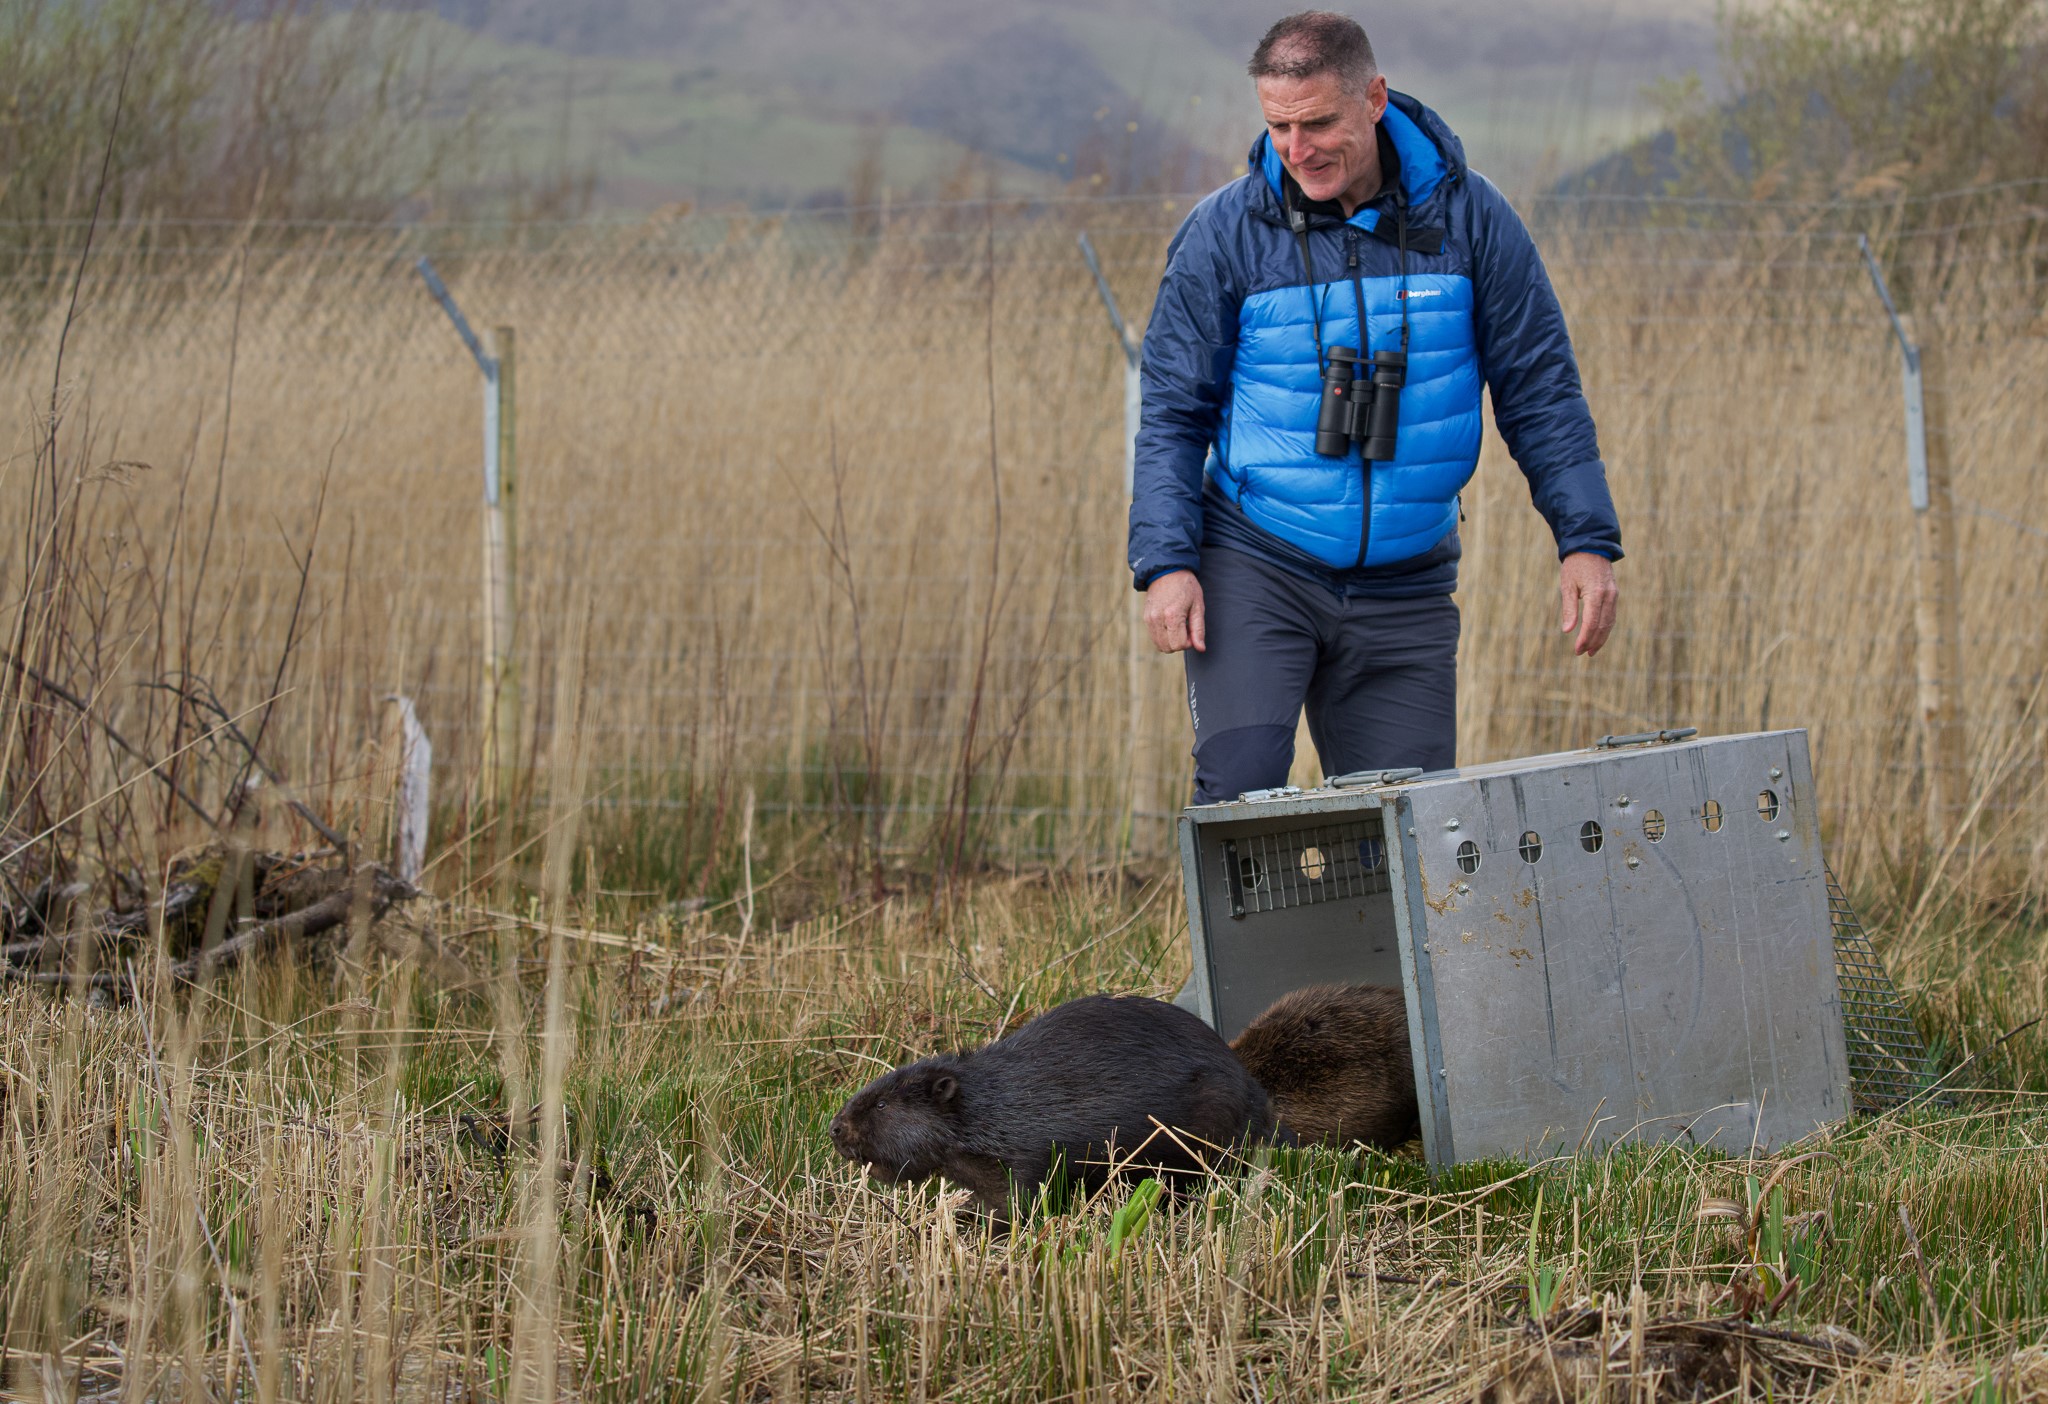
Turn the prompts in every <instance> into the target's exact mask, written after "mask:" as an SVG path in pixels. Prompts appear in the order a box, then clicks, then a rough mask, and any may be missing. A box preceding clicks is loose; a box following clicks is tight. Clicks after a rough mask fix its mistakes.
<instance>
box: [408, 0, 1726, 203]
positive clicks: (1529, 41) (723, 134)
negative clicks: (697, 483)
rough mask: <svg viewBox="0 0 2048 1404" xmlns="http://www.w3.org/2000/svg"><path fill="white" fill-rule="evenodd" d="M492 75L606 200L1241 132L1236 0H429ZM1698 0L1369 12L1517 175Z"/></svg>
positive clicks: (1637, 72)
mask: <svg viewBox="0 0 2048 1404" xmlns="http://www.w3.org/2000/svg"><path fill="white" fill-rule="evenodd" d="M433 4H434V9H435V11H436V13H437V14H438V16H439V19H440V21H441V22H442V23H444V24H446V25H448V26H450V27H451V28H460V29H462V30H465V31H468V35H467V38H466V41H465V42H463V43H462V44H461V45H459V52H460V53H461V55H462V57H461V60H460V62H461V64H462V65H463V67H464V69H465V70H467V72H468V76H478V77H484V78H486V79H488V80H490V83H491V86H492V87H493V88H495V90H496V91H497V92H498V94H499V96H500V101H501V112H502V121H501V129H502V135H503V136H504V137H505V138H506V139H507V140H506V144H505V150H506V153H507V156H506V159H507V160H508V161H511V162H513V163H515V164H516V165H517V166H518V168H519V169H520V170H521V171H522V172H524V173H526V174H528V175H529V176H530V175H533V174H535V173H537V172H544V171H551V170H553V171H559V170H563V169H588V170H590V171H592V172H593V173H594V174H595V176H596V181H597V184H596V201H597V203H598V204H599V205H600V206H601V207H615V208H627V209H641V208H651V207H654V206H658V205H662V204H665V203H669V202H672V201H678V200H693V201H699V202H714V203H723V202H731V201H743V202H746V203H749V204H755V205H785V204H816V203H831V202H836V201H840V200H849V199H850V200H865V199H870V198H877V197H879V196H880V195H881V194H882V192H883V190H884V189H886V190H887V191H888V193H889V196H890V197H891V198H905V197H919V196H930V195H936V194H946V193H960V194H964V193H968V192H970V191H973V192H979V191H980V190H982V189H985V188H987V187H988V186H989V185H990V184H991V183H993V184H994V185H995V187H996V188H998V189H1001V190H1004V191H1009V192H1013V193H1024V192H1035V191H1046V190H1052V189H1057V188H1060V187H1062V186H1066V185H1069V184H1073V183H1079V184H1080V185H1081V186H1082V187H1083V188H1089V189H1109V190H1115V189H1124V190H1129V189H1166V188H1170V189H1179V190H1185V189H1188V188H1190V187H1193V186H1200V185H1206V184H1210V183H1213V182H1215V181H1216V180H1218V179H1221V178H1223V177H1224V176H1226V175H1227V174H1229V173H1231V172H1234V171H1235V170H1236V169H1237V168H1238V166H1239V163H1240V162H1241V160H1242V157H1243V152H1244V148H1245V146H1246V145H1247V144H1248V143H1249V141H1250V140H1251V138H1252V137H1253V136H1254V135H1256V133H1257V131H1258V113H1257V109H1256V107H1255V105H1254V104H1253V102H1252V97H1251V90H1250V85H1249V83H1248V82H1247V80H1246V79H1245V78H1244V76H1243V72H1244V70H1243V63H1244V57H1245V55H1246V54H1248V53H1249V51H1250V49H1251V47H1252V45H1253V44H1254V43H1255V42H1256V41H1257V38H1258V35H1259V34H1260V32H1261V31H1262V30H1263V28H1264V27H1265V25H1266V24H1268V23H1270V22H1271V20H1272V19H1273V18H1275V17H1277V16H1278V15H1279V14H1282V13H1284V12H1285V8H1286V7H1285V6H1280V5H1272V6H1268V5H1252V4H1249V3H1247V2H1246V0H1185V3H1173V2H1172V0H1094V2H1093V3H1079V0H1014V2H1013V3H1005V4H973V3H964V0H863V3H861V4H858V5H850V4H845V3H843V0H745V2H744V3H743V2H742V0H684V3H663V0H501V2H500V3H492V0H433ZM1711 18H1712V12H1711V8H1710V0H1527V3H1523V4H1520V5H1515V4H1511V3H1504V2H1503V0H1439V3H1435V4H1431V5H1410V6H1404V7H1401V8H1399V9H1392V8H1390V9H1388V10H1387V11H1385V12H1384V13H1380V14H1370V13H1368V14H1365V15H1362V16H1361V19H1362V20H1363V21H1364V22H1365V23H1366V25H1367V28H1368V31H1369V32H1370V33H1371V34H1372V37H1373V42H1374V45H1375V47H1376V48H1377V49H1378V51H1379V54H1380V61H1381V67H1382V68H1383V69H1384V70H1385V71H1386V72H1387V74H1388V76H1389V78H1390V80H1391V81H1392V82H1393V83H1394V85H1395V86H1396V87H1399V88H1402V89H1404V90H1406V91H1409V92H1412V93H1414V94H1415V95H1416V96H1418V97H1420V98H1421V99H1422V100H1423V101H1425V102H1428V103H1430V104H1431V105H1432V106H1434V107H1436V108H1438V109H1439V110H1440V111H1441V112H1443V114H1444V115H1445V117H1446V118H1447V119H1448V120H1449V121H1450V122H1451V124H1452V126H1453V127H1455V128H1456V129H1457V130H1458V131H1459V132H1460V134H1461V135H1462V136H1463V137H1464V139H1465V142H1466V146H1467V149H1468V152H1469V153H1470V155H1471V157H1472V159H1473V163H1474V164H1475V165H1477V166H1479V167H1480V168H1481V169H1483V170H1486V171H1488V172H1489V173H1490V174H1493V175H1494V176H1495V177H1496V178H1497V179H1501V180H1503V181H1505V182H1506V183H1508V184H1509V185H1510V186H1521V187H1524V188H1527V187H1530V186H1531V185H1533V184H1534V183H1536V182H1538V181H1543V180H1547V179H1551V178H1554V177H1555V176H1556V175H1558V174H1560V173H1562V172H1563V171H1565V170H1568V169H1573V168H1576V167H1577V166H1579V165H1582V164H1584V163H1586V162H1588V161H1591V160H1594V159H1597V158H1598V157H1600V156H1602V155H1605V154H1607V153H1609V152H1611V151H1614V150H1616V149H1618V148H1620V147H1621V146H1623V145H1625V144H1626V143H1627V142H1629V141H1630V140H1632V139H1634V138H1636V137H1639V136H1641V135H1643V134H1644V132H1645V131H1646V130H1647V128H1648V124H1649V119H1650V114H1649V112H1648V111H1647V109H1646V106H1645V104H1644V103H1643V101H1642V98H1641V91H1642V88H1643V86H1644V85H1645V84H1646V83H1648V82H1650V81H1652V80H1654V79H1657V78H1660V77H1666V76H1672V75H1675V74H1677V73H1679V72H1681V71H1684V70H1686V69H1688V68H1703V67H1706V66H1709V65H1710V64H1711V62H1712V58H1713V47H1712V23H1711Z"/></svg>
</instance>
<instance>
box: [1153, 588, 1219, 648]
mask: <svg viewBox="0 0 2048 1404" xmlns="http://www.w3.org/2000/svg"><path fill="white" fill-rule="evenodd" d="M1145 628H1146V629H1147V630H1149V631H1150V632H1151V634H1152V646H1153V647H1154V648H1156V649H1158V650H1159V651H1160V652H1161V653H1179V652H1180V651H1181V650H1182V649H1184V648H1192V649H1193V650H1194V651H1195V652H1197V653H1207V652H1208V651H1209V635H1208V629H1207V625H1206V621H1205V620H1204V618H1203V614H1202V582H1201V581H1199V580H1197V579H1195V573H1194V572H1193V571H1191V570H1176V571H1173V572H1171V573H1170V574H1167V575H1162V576H1160V577H1159V578H1158V579H1157V580H1155V581H1153V582H1152V583H1151V584H1150V585H1147V586H1146V587H1145Z"/></svg>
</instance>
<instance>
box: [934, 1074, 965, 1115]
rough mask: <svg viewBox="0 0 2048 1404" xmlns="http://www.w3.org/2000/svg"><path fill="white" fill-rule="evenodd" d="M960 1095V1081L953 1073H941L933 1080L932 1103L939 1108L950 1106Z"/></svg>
mask: <svg viewBox="0 0 2048 1404" xmlns="http://www.w3.org/2000/svg"><path fill="white" fill-rule="evenodd" d="M959 1095H960V1079H959V1078H957V1077H955V1076H953V1074H951V1073H944V1072H942V1073H939V1074H937V1075H936V1076H934V1077H933V1078H932V1101H933V1102H934V1103H935V1104H937V1105H938V1106H942V1107H943V1106H947V1105H949V1104H950V1103H951V1102H952V1101H953V1099H954V1098H956V1097H958V1096H959Z"/></svg>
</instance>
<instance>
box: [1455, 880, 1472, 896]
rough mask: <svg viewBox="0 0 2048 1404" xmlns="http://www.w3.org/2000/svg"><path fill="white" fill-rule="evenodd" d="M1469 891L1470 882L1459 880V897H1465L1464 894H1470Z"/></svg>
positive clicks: (1470, 890) (1470, 889) (1470, 888)
mask: <svg viewBox="0 0 2048 1404" xmlns="http://www.w3.org/2000/svg"><path fill="white" fill-rule="evenodd" d="M1471 892H1472V884H1471V883H1469V882H1461V883H1459V884H1458V895H1459V896H1460V897H1465V896H1469V895H1470V894H1471Z"/></svg>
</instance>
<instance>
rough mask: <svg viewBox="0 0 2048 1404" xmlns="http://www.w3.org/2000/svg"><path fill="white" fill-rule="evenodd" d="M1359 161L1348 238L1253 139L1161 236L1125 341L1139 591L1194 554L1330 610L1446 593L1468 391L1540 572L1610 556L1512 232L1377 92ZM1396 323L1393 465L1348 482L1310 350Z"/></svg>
mask: <svg viewBox="0 0 2048 1404" xmlns="http://www.w3.org/2000/svg"><path fill="white" fill-rule="evenodd" d="M1378 140H1379V145H1380V159H1381V163H1382V170H1383V172H1384V175H1385V178H1384V181H1383V189H1382V191H1381V193H1380V195H1379V196H1377V197H1376V198H1375V199H1374V200H1372V201H1371V202H1370V203H1368V204H1367V205H1365V206H1364V207H1362V208H1361V209H1359V210H1358V212H1357V213H1356V214H1354V215H1353V216H1352V217H1351V218H1350V219H1348V220H1347V219H1345V218H1344V216H1343V211H1342V209H1341V208H1340V207H1339V206H1337V205H1336V204H1334V203H1327V204H1318V203H1315V202H1310V201H1308V200H1307V199H1306V198H1305V197H1304V196H1303V195H1302V193H1301V191H1300V189H1299V187H1297V186H1295V184H1294V182H1293V178H1292V177H1290V176H1288V175H1287V174H1286V171H1285V170H1284V168H1283V167H1282V165H1281V163H1280V158H1279V155H1278V153H1277V152H1275V151H1274V150H1273V147H1272V144H1271V142H1270V141H1269V140H1268V139H1267V137H1265V136H1264V135H1261V136H1260V138H1259V139H1258V141H1257V142H1256V143H1254V144H1253V146H1252V149H1251V157H1250V169H1249V172H1248V173H1247V174H1246V175H1245V176H1244V177H1243V178H1241V179H1239V180H1236V181H1233V182H1232V183H1231V184H1229V185H1227V186H1225V187H1223V189H1221V190H1218V191H1217V192H1215V193H1214V194H1212V195H1210V196H1209V197H1207V198H1206V199H1204V200H1203V201H1202V202H1201V203H1200V204H1198V205H1197V206H1195V208H1194V210H1193V211H1192V212H1191V213H1190V214H1189V215H1188V217H1187V220H1186V222H1184V223H1183V224H1182V225H1181V227H1180V231H1179V232H1178V233H1177V234H1175V235H1174V238H1173V243H1172V244H1171V246H1170V247H1169V248H1168V250H1167V261H1166V275H1165V277H1164V278H1163V279H1162V280H1161V282H1160V285H1159V297H1158V301H1157V302H1156V303H1155V304H1154V306H1153V309H1152V318H1151V323H1150V325H1149V326H1148V327H1147V329H1146V332H1145V345H1144V365H1143V389H1144V402H1143V414H1142V418H1141V421H1140V426H1139V430H1138V445H1137V465H1136V474H1135V480H1134V491H1133V494H1132V501H1131V534H1130V566H1131V571H1132V574H1133V577H1134V581H1135V583H1136V585H1137V587H1138V588H1139V589H1143V588H1144V587H1145V586H1146V585H1147V584H1149V583H1150V582H1151V581H1152V580H1154V579H1156V578H1157V577H1159V576H1160V575H1163V574H1165V573H1167V572H1168V571H1173V570H1181V569H1194V568H1195V567H1196V566H1197V565H1198V564H1199V562H1200V559H1201V551H1202V547H1203V545H1204V544H1205V543H1206V544H1208V545H1211V546H1229V547H1233V548H1235V549H1238V550H1243V551H1249V552H1251V553H1253V554H1255V555H1259V556H1261V557H1263V558H1265V559H1267V560H1270V561H1273V562H1275V563H1277V564H1279V565H1282V566H1284V567H1287V568H1289V569H1291V570H1294V571H1296V572H1297V573H1300V574H1304V575H1308V576H1310V577H1311V578H1317V579H1322V580H1324V581H1326V582H1327V583H1329V584H1330V585H1331V586H1332V587H1333V588H1335V589H1338V590H1339V591H1341V592H1343V593H1349V594H1361V595H1367V596H1380V597H1395V596H1411V595H1421V594H1434V593H1442V592H1444V591H1448V590H1450V589H1452V588H1453V587H1454V586H1455V584H1456V581H1457V558H1458V536H1457V525H1458V493H1459V491H1460V489H1462V488H1463V487H1464V486H1465V484H1466V483H1467V482H1468V481H1469V480H1470V479H1471V477H1472V472H1473V469H1474V468H1475V467H1476V466H1477V465H1478V461H1479V439H1480V417H1479V416H1480V391H1481V387H1482V384H1483V385H1484V386H1485V387H1486V388H1488V389H1490V390H1491V391H1492V395H1493V406H1494V422H1495V424H1496V425H1497V426H1498V427H1499V429H1500V433H1501V437H1502V438H1503V439H1504V440H1506V442H1507V446H1508V449H1509V451H1510V452H1511V453H1513V455H1514V457H1515V461H1516V463H1518V464H1519V465H1520V466H1521V469H1522V472H1523V474H1524V475H1525V476H1526V477H1527V478H1528V480H1529V489H1530V494H1531V496H1532V497H1533V498H1534V500H1535V503H1536V508H1537V510H1538V511H1539V512H1541V513H1542V514H1543V517H1544V519H1545V520H1546V521H1548V522H1549V524H1550V529H1551V533H1552V534H1553V535H1554V536H1555V537H1556V539H1557V549H1558V555H1559V557H1560V558H1562V557H1564V556H1567V555H1570V554H1571V553H1573V552H1575V551H1592V552H1595V553H1597V554H1599V555H1603V556H1606V557H1608V558H1609V559H1610V560H1619V559H1620V558H1621V526H1620V523H1619V522H1618V521H1617V520H1616V517H1615V513H1614V503H1613V499H1612V498H1611V497H1610V496H1609V494H1608V491H1607V474H1606V469H1605V467H1604V466H1603V465H1602V463H1601V461H1600V448H1599V444H1598V442H1597V440H1596V438H1595V436H1594V432H1593V417H1592V415H1591V413H1590V412H1589V411H1588V410H1587V408H1586V399H1585V395H1584V393H1583V392H1582V391H1581V389H1580V387H1579V371H1578V363H1577V361H1576V360H1575V359H1574V358H1573V356H1572V347H1571V339H1570V337H1569V336H1567V334H1566V332H1565V326H1564V315H1563V313H1562V311H1561V310H1560V309H1559V307H1558V304H1557V295H1556V294H1555V293H1554V292H1553V291H1552V289H1551V286H1550V279H1549V276H1548V275H1547V274H1546V273H1545V272H1544V269H1543V261H1542V259H1541V257H1540V256H1539V255H1538V254H1537V252H1536V245H1535V243H1534V241H1533V240H1531V239H1530V237H1529V231H1528V229H1527V228H1526V227H1525V226H1524V225H1523V223H1522V221H1521V219H1520V217H1518V216H1517V215H1516V214H1515V211H1514V209H1513V208H1512V207H1511V206H1510V205H1509V204H1508V202H1507V200H1506V198H1505V197H1504V196H1502V195H1501V193H1500V191H1499V190H1498V189H1496V188H1495V187H1494V186H1493V184H1492V183H1491V182H1490V181H1488V180H1487V179H1486V178H1485V177H1484V176H1482V175H1480V174H1478V173H1477V172H1475V171H1472V170H1469V169H1468V168H1467V167H1466V165H1465V152H1464V147H1463V146H1462V145H1461V144H1460V142H1459V141H1458V138H1457V137H1456V136H1455V135H1453V134H1452V132H1451V130H1450V128H1448V127H1447V126H1445V125H1444V122H1443V119H1442V118H1440V117H1438V116H1437V115H1436V113H1434V112H1432V111H1430V110H1429V109H1428V108H1427V107H1424V106H1423V105H1422V104H1421V103H1419V102H1417V101H1415V99H1413V98H1411V97H1409V96H1407V95H1406V94H1403V93H1393V94H1390V96H1389V101H1388V104H1387V108H1386V111H1385V112H1384V113H1383V114H1382V116H1381V120H1380V123H1379V131H1378ZM1290 211H1292V212H1294V213H1295V214H1297V215H1299V216H1303V217H1304V218H1303V229H1302V231H1301V232H1297V230H1296V229H1294V228H1292V227H1290V222H1289V214H1290ZM1404 225H1405V230H1406V243H1407V250H1406V254H1405V264H1406V272H1405V276H1404V273H1403V263H1404V255H1403V252H1402V250H1401V248H1400V247H1399V243H1400V239H1399V237H1398V233H1399V230H1400V229H1401V228H1402V227H1403V226H1404ZM1302 232H1305V234H1306V249H1307V263H1308V269H1307V270H1306V271H1305V270H1304V267H1303V244H1302V237H1301V235H1302ZM1361 301H1362V302H1363V305H1364V309H1365V321H1366V335H1365V340H1364V342H1363V343H1361V342H1360V340H1359V329H1358V320H1359V318H1358V307H1359V304H1360V302H1361ZM1404 308H1405V310H1406V312H1407V321H1408V347H1407V350H1408V372H1407V383H1406V386H1405V387H1404V388H1403V389H1402V391H1401V416H1400V433H1399V436H1398V438H1397V440H1396V452H1395V456H1394V457H1393V458H1392V459H1391V460H1389V461H1386V462H1366V461H1364V460H1363V459H1361V457H1360V454H1359V446H1358V445H1357V444H1355V443H1354V444H1352V445H1351V447H1350V451H1349V453H1348V454H1347V455H1346V456H1344V457H1342V458H1325V457H1323V456H1321V455H1319V454H1318V453H1316V451H1315V425H1316V415H1317V411H1318V408H1319V407H1320V404H1321V392H1322V379H1321V364H1320V362H1319V358H1318V344H1317V335H1316V333H1317V332H1318V331H1320V338H1321V346H1322V347H1323V348H1328V347H1331V346H1351V347H1359V346H1361V345H1363V347H1364V349H1365V351H1366V353H1367V354H1368V356H1369V355H1370V354H1371V353H1372V352H1376V351H1384V350H1398V349H1400V347H1401V337H1402V329H1401V324H1402V312H1403V310H1404Z"/></svg>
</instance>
